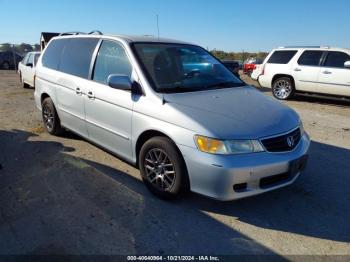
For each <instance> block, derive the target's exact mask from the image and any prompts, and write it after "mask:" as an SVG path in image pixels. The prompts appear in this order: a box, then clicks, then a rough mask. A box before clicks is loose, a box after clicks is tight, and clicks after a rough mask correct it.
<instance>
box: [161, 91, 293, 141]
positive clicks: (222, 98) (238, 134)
mask: <svg viewBox="0 0 350 262" xmlns="http://www.w3.org/2000/svg"><path fill="white" fill-rule="evenodd" d="M164 99H165V101H166V103H167V104H168V105H169V106H171V107H173V109H174V110H175V111H178V113H180V114H181V115H182V116H186V117H179V118H176V119H172V122H174V124H178V125H179V126H184V127H189V125H191V126H190V127H191V128H192V129H194V131H196V132H197V131H198V132H203V131H204V130H206V132H205V133H199V134H200V135H211V136H213V137H216V138H221V139H255V138H261V137H266V136H271V135H275V134H279V133H283V132H287V131H289V130H291V129H293V128H295V127H297V126H298V124H299V116H298V115H297V113H296V112H295V111H294V110H292V109H291V108H289V107H287V106H285V105H283V104H282V103H281V102H279V101H277V100H276V99H274V98H272V97H269V96H266V95H264V94H263V93H261V92H260V91H258V90H256V89H255V88H253V87H249V86H244V87H235V88H226V89H216V90H210V91H199V92H190V93H174V94H164ZM189 120H190V122H192V123H189Z"/></svg>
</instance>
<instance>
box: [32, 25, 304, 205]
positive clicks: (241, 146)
mask: <svg viewBox="0 0 350 262" xmlns="http://www.w3.org/2000/svg"><path fill="white" fill-rule="evenodd" d="M35 87H36V89H35V101H36V105H37V107H38V109H40V110H41V112H42V118H43V122H44V125H45V127H46V129H47V131H48V132H49V133H50V134H53V135H58V134H60V133H61V132H62V131H63V130H64V129H68V130H71V131H73V132H75V133H77V134H79V135H80V136H82V137H84V138H85V139H87V140H89V141H91V142H93V143H94V144H97V145H99V146H101V147H103V148H104V149H106V150H107V151H109V152H111V153H113V154H115V155H116V156H118V157H119V158H121V159H124V160H125V161H127V162H129V163H131V164H133V165H135V166H137V167H138V168H139V169H140V173H141V177H142V179H143V181H144V183H145V184H146V185H147V187H148V188H149V189H150V190H151V191H152V192H153V193H154V194H156V195H157V196H159V197H162V198H174V197H176V196H178V195H180V194H181V193H183V192H186V191H188V190H190V191H193V192H196V193H199V194H202V195H205V196H208V197H211V198H215V199H219V200H233V199H238V198H243V197H248V196H252V195H256V194H259V193H263V192H266V191H270V190H273V189H276V188H280V187H282V186H286V185H289V184H291V183H293V182H294V181H295V180H296V179H297V177H298V176H299V175H300V173H301V171H302V170H303V169H304V167H305V165H306V161H307V154H308V149H309V145H310V140H309V137H308V135H307V134H306V132H305V131H304V129H303V125H302V123H301V120H300V118H299V116H298V115H297V113H296V112H294V111H293V110H292V109H290V108H289V107H287V106H285V105H283V104H281V103H280V102H278V101H277V100H275V99H274V98H271V97H268V96H265V95H264V94H262V93H261V92H260V91H258V90H256V89H255V88H253V87H250V86H248V85H246V84H245V83H244V82H242V81H241V80H240V79H239V78H237V77H236V76H235V75H234V74H233V73H232V72H231V71H230V70H228V69H227V68H226V67H225V66H224V65H223V64H222V63H221V62H220V61H219V60H217V59H216V58H215V57H213V56H212V55H211V54H210V53H209V52H207V51H206V50H205V49H203V48H201V47H199V46H197V45H194V44H190V43H185V42H181V41H176V40H169V39H160V38H152V37H135V36H112V35H110V36H107V35H102V34H101V33H99V32H97V34H96V33H94V34H68V35H61V36H58V37H55V38H53V39H52V40H51V41H50V42H49V44H48V46H47V47H46V49H45V50H44V51H43V54H42V56H41V57H40V58H39V61H38V63H37V67H36V77H35Z"/></svg>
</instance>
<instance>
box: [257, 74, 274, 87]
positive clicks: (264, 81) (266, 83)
mask: <svg viewBox="0 0 350 262" xmlns="http://www.w3.org/2000/svg"><path fill="white" fill-rule="evenodd" d="M258 83H259V85H260V86H261V87H265V88H271V79H270V78H269V77H267V76H266V75H260V76H259V77H258Z"/></svg>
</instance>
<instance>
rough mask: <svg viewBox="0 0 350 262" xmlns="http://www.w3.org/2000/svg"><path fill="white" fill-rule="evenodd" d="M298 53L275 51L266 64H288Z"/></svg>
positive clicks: (294, 51) (293, 51)
mask: <svg viewBox="0 0 350 262" xmlns="http://www.w3.org/2000/svg"><path fill="white" fill-rule="evenodd" d="M297 52H298V51H296V50H291V51H287V50H284V51H275V52H274V53H273V54H272V55H271V57H270V58H269V60H268V61H267V63H269V64H288V63H289V61H290V60H291V59H292V58H293V57H294V56H295V54H296V53H297Z"/></svg>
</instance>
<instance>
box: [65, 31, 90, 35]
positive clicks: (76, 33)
mask: <svg viewBox="0 0 350 262" xmlns="http://www.w3.org/2000/svg"><path fill="white" fill-rule="evenodd" d="M63 35H85V33H83V32H78V31H76V32H65V33H60V34H59V36H63Z"/></svg>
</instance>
